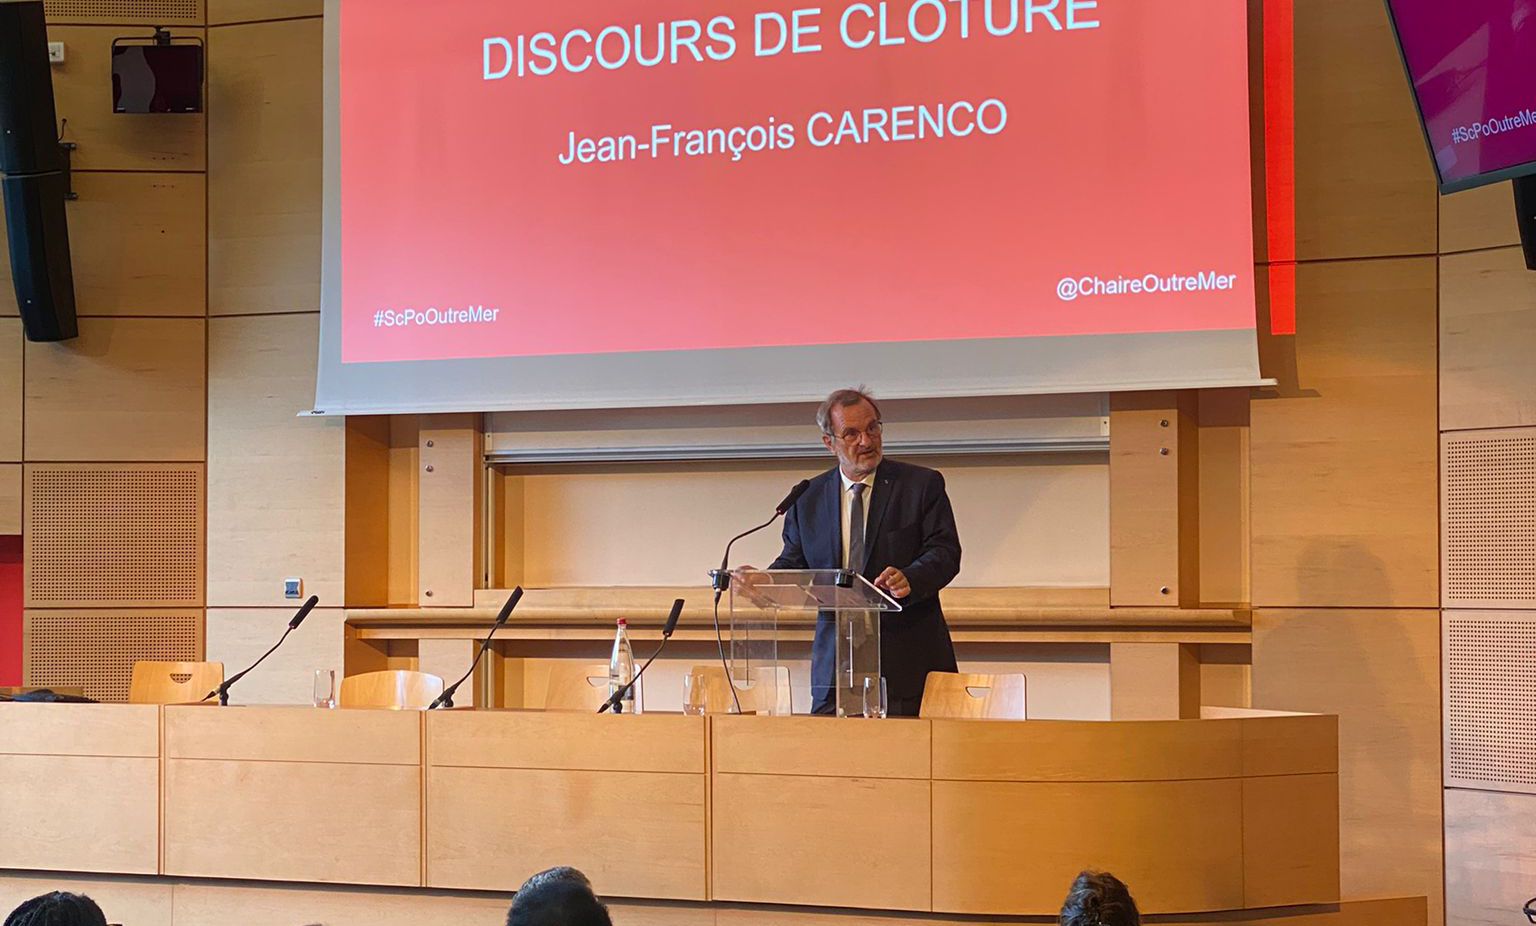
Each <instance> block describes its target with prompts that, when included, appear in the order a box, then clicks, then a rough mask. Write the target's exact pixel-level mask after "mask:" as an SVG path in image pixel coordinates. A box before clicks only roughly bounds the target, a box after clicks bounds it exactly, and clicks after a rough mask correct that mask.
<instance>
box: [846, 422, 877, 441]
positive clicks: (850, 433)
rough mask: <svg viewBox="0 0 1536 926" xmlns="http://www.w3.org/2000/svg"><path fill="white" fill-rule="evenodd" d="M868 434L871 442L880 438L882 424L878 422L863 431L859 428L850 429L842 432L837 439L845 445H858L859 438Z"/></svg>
mask: <svg viewBox="0 0 1536 926" xmlns="http://www.w3.org/2000/svg"><path fill="white" fill-rule="evenodd" d="M866 434H868V435H869V436H870V439H871V440H873V439H876V438H878V437H879V436H880V422H878V421H876V422H874V423H873V424H871V425H870V426H869V427H867V428H865V429H864V430H862V431H860V430H858V429H857V428H849V429H848V430H846V431H842V432H840V433H839V434H838V435H837V439H838V440H840V441H842V442H843V443H845V444H857V443H858V442H859V438H861V437H863V436H864V435H866Z"/></svg>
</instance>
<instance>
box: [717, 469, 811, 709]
mask: <svg viewBox="0 0 1536 926" xmlns="http://www.w3.org/2000/svg"><path fill="white" fill-rule="evenodd" d="M810 487H811V480H809V479H802V480H800V481H799V482H797V483H795V487H794V488H793V489H790V490H789V494H788V495H786V496H784V500H783V501H782V502H779V504H778V507H776V508H774V509H773V517H771V518H769V519H768V520H766V521H764V522H763V523H761V524H759V525H758V526H756V527H754V528H752V529H751V530H748V531H742V532H741V533H739V534H737V535H736V536H735V537H732V538H731V539H730V540H729V541H728V542H727V543H726V545H725V555H724V556H722V557H720V568H719V569H715V570H712V571H711V572H710V574H709V579H710V585H712V586H713V587H714V589H715V605H714V610H715V647H716V648H717V649H719V651H720V667H721V668H723V669H725V678H726V681H727V683H730V678H731V664H730V663H729V662H726V660H725V641H724V640H723V639H721V637H720V595H721V593H723V592H724V591H725V590H726V589H728V588H730V587H731V572H730V569H731V545H732V544H734V543H735V542H736V541H738V540H740V539H741V538H743V537H746V536H747V535H749V534H755V533H757V532H758V531H760V530H762V529H763V528H765V527H767V526H768V525H770V524H772V523H773V522H775V521H777V520H778V519H779V518H781V517H783V515H784V512H786V511H788V510H789V509H790V507H791V506H793V505H794V504H795V502H798V501H799V500H800V496H802V495H804V494H805V492H806V490H807V489H809V488H810ZM730 688H731V701H732V702H733V703H734V704H735V705H736V713H738V714H739V713H741V699H740V698H738V697H737V696H736V685H735V684H734V683H730Z"/></svg>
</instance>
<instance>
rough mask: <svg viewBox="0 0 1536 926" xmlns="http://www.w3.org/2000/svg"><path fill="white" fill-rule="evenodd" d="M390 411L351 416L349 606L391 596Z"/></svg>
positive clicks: (379, 602) (345, 528) (346, 537)
mask: <svg viewBox="0 0 1536 926" xmlns="http://www.w3.org/2000/svg"><path fill="white" fill-rule="evenodd" d="M389 434H390V424H389V416H388V415H353V416H349V417H347V419H346V451H345V463H344V468H345V477H344V478H345V482H346V498H345V506H344V523H343V525H342V541H343V556H342V559H343V568H344V570H345V575H344V577H343V581H344V587H345V589H346V598H345V604H347V605H349V606H350V607H354V608H357V607H385V606H387V605H388V604H389V603H390V599H389V519H390V511H389V495H390V493H389V475H390V473H389V458H390V454H391V450H392V448H391V447H390V440H389Z"/></svg>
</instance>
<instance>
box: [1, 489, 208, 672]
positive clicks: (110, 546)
mask: <svg viewBox="0 0 1536 926" xmlns="http://www.w3.org/2000/svg"><path fill="white" fill-rule="evenodd" d="M24 478H25V482H26V489H25V491H26V496H25V501H24V506H25V509H26V530H25V531H24V532H23V533H25V534H26V573H27V582H26V603H27V606H28V607H31V608H107V607H129V608H133V607H139V608H201V607H202V606H203V603H204V597H203V593H204V590H203V569H204V544H203V537H204V533H205V519H204V512H203V485H204V483H203V466H202V464H201V463H33V464H29V465H27V466H26V469H25V475H24ZM195 653H196V650H194V655H195Z"/></svg>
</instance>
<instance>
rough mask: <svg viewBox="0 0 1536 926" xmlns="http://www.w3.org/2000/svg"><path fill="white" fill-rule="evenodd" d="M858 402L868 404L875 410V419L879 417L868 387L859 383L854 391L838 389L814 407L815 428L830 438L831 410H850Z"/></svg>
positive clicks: (876, 405)
mask: <svg viewBox="0 0 1536 926" xmlns="http://www.w3.org/2000/svg"><path fill="white" fill-rule="evenodd" d="M860 402H868V403H869V407H870V408H873V409H874V410H875V417H876V418H879V417H880V405H879V404H878V403H877V402H875V397H874V396H872V395H870V394H869V387H868V386H865V385H864V384H863V383H860V384H859V386H858V387H857V388H855V389H839V390H837V391H836V392H834V393H832V394H831V395H829V396H827V400H826V401H825V402H822V403H821V404H820V405H818V406H816V427H818V428H821V433H823V434H825V435H827V436H828V437H831V436H832V409H834V408H851V407H853V406H855V405H857V404H859V403H860Z"/></svg>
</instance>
